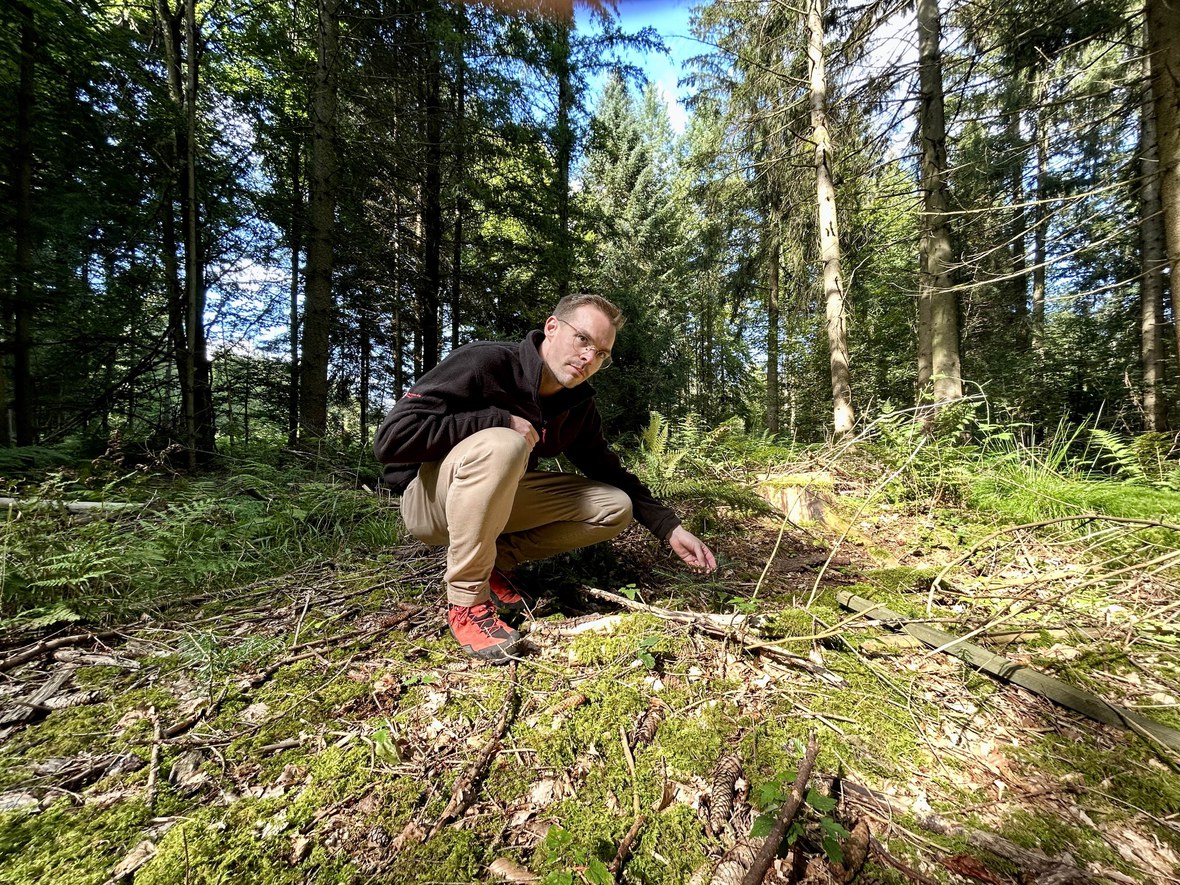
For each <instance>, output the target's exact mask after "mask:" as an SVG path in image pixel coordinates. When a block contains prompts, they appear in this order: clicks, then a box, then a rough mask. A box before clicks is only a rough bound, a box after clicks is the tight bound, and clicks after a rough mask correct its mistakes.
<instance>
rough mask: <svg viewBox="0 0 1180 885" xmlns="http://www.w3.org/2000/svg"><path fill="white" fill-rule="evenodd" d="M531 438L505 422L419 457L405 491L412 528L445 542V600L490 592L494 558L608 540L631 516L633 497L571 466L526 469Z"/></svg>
mask: <svg viewBox="0 0 1180 885" xmlns="http://www.w3.org/2000/svg"><path fill="white" fill-rule="evenodd" d="M528 461H529V446H528V443H526V442H525V440H524V437H522V436H521V435H520V434H519V433H517V432H516V431H514V430H510V429H508V428H507V427H495V428H491V429H489V430H481V431H480V432H479V433H474V434H472V435H471V436H469V437H467V439H465V440H463V441H462V442H460V443H459V444H458V445H457V446H455V448H453V449H451V451H450V453H449V454H448V455H447V456H446V457H445V458H443V459H442V460H441V461H433V462H430V463H427V464H423V465H422V466H421V468H420V469H419V470H418V476H417V477H416V478H415V479H414V480H413V481H412V482H411V483H410V485H409V486H408V487H407V488H406V490H405V492H404V493H403V494H402V506H401V512H402V519H403V520H404V521H405V524H406V528H407V529H408V530H409V532H410V534H412V535H414V537H416V538H418V539H419V540H421V541H423V542H425V543H427V544H440V545H446V548H447V573H446V585H447V600H448V601H449V602H451V603H454V604H455V605H475V604H477V603H480V602H483V601H484V600H486V599H487V598H488V577H489V575H491V573H492V566H498V567H499V568H500V569H501V570H502V571H509V570H510V569H512V568H513V567H515V566H516V565H517V564H519V563H522V562H527V561H529V560H533V559H545V558H546V557H549V556H553V555H555V554H557V553H563V552H565V551H566V550H574V549H576V548H578V547H586V546H589V545H590V544H597V543H598V542H599V541H606V540H609V539H610V538H613V537H614V536H615V535H617V534H619V532H621V531H623V529H625V528H626V527H627V526H628V525H630V523H631V499H630V497H628V496H627V494H626V493H625V492H623V491H621V490H620V489H616V488H615V487H614V486H609V485H606V484H605V483H600V482H594V481H593V480H589V479H586V478H585V477H584V476H578V475H576V474H573V473H551V472H546V471H538V470H534V471H529V470H528Z"/></svg>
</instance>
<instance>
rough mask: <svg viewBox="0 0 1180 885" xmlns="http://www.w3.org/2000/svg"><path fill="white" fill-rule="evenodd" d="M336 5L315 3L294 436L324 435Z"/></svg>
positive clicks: (325, 0)
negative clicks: (313, 61) (304, 243)
mask: <svg viewBox="0 0 1180 885" xmlns="http://www.w3.org/2000/svg"><path fill="white" fill-rule="evenodd" d="M339 9H340V0H317V2H316V12H317V20H318V28H317V31H316V71H315V82H314V85H313V87H312V98H311V105H312V107H311V115H312V123H311V131H312V135H311V170H310V175H309V185H310V187H309V198H308V237H307V263H306V269H305V271H304V272H305V274H306V278H305V283H304V287H303V293H304V295H303V335H302V339H303V340H302V358H301V359H300V365H299V435H300V438H301V439H303V440H311V439H318V438H321V437H323V436H324V434H325V433H327V430H328V354H329V348H330V337H329V336H330V332H331V327H332V314H333V311H334V308H335V304H334V301H333V298H332V248H333V240H334V238H335V211H336V186H337V179H336V94H337V88H338V81H339V22H338V21H337V14H338V13H339Z"/></svg>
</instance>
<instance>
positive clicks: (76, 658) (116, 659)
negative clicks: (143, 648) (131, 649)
mask: <svg viewBox="0 0 1180 885" xmlns="http://www.w3.org/2000/svg"><path fill="white" fill-rule="evenodd" d="M53 659H54V660H55V661H60V662H61V663H63V664H82V665H85V666H88V667H120V668H122V669H124V670H138V669H140V668H141V667H142V666H143V664H142V663H140V662H139V661H137V660H135V659H134V658H124V657H120V656H119V655H112V654H101V653H98V652H85V651H79V650H78V649H76V648H60V649H58V650H57V651H55V652H54V653H53Z"/></svg>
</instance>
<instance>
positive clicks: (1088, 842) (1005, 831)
mask: <svg viewBox="0 0 1180 885" xmlns="http://www.w3.org/2000/svg"><path fill="white" fill-rule="evenodd" d="M1000 832H1001V835H1003V836H1005V837H1007V838H1009V839H1011V840H1012V841H1013V842H1015V843H1016V844H1017V845H1022V846H1024V847H1025V848H1037V849H1040V850H1041V851H1043V852H1045V853H1046V854H1048V855H1049V856H1050V857H1058V856H1060V855H1061V854H1063V853H1067V852H1068V853H1069V854H1070V855H1071V856H1072V857H1073V858H1074V860H1075V862H1078V863H1080V864H1081V865H1083V866H1084V865H1085V864H1086V863H1088V862H1091V861H1098V862H1100V863H1103V864H1106V865H1109V866H1115V867H1122V866H1123V865H1124V864H1123V862H1122V859H1121V858H1120V857H1119V855H1118V853H1117V852H1116V851H1114V850H1113V849H1112V848H1111V847H1110V846H1109V845H1107V844H1106V841H1105V840H1104V839H1103V838H1102V836H1100V835H1099V834H1098V833H1097V832H1096V831H1094V830H1083V829H1080V828H1078V827H1076V826H1073V825H1072V824H1070V823H1069V822H1068V821H1066V820H1063V819H1062V818H1060V817H1058V816H1056V815H1036V814H1030V813H1028V812H1026V811H1024V810H1020V809H1017V810H1015V811H1013V812H1012V814H1011V815H1009V817H1008V819H1007V820H1006V821H1005V822H1004V825H1003V828H1002V829H1001V831H1000Z"/></svg>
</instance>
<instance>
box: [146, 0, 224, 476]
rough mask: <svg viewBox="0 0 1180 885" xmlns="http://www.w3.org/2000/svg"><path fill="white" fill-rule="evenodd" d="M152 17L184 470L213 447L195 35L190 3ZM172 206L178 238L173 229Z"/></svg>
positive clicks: (163, 2)
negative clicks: (162, 84)
mask: <svg viewBox="0 0 1180 885" xmlns="http://www.w3.org/2000/svg"><path fill="white" fill-rule="evenodd" d="M155 11H156V16H157V19H158V23H159V26H160V34H161V43H162V47H163V50H164V67H165V70H166V72H167V76H168V94H169V98H170V99H171V101H172V104H173V106H174V109H175V113H176V124H175V131H174V135H173V138H172V139H171V140H170V142H169V145H168V153H167V156H166V160H165V165H166V167H167V168H166V171H165V179H166V181H167V183H166V184H165V186H164V190H163V195H162V199H161V207H162V208H161V211H162V213H163V222H162V238H161V239H162V243H161V247H162V252H163V257H164V272H165V276H166V278H167V279H166V285H167V287H168V295H169V298H168V304H169V307H168V319H169V333H170V337H171V341H172V349H173V359H174V362H175V364H176V369H177V375H178V380H179V385H180V400H181V435H182V437H183V443H184V449H185V457H186V461H187V464H188V466H189V467H190V468H192V467H195V466H197V464H199V463H201V462H203V461H205V460H207V459H208V457H209V456H211V455H212V454H213V453H214V446H215V437H214V414H213V391H212V384H211V368H210V364H209V357H208V352H207V344H206V338H205V295H206V286H205V279H204V247H203V245H202V240H201V232H200V195H199V192H198V190H197V164H198V149H199V145H198V142H197V90H198V88H199V85H200V81H199V72H200V51H201V50H200V31H199V30H198V27H197V20H196V13H195V9H194V4H192V3H188V4H184V5H182V6H180V7H178V8H177V9H176V10H175V11H173V10H172V9H171V7H170V6H169V4H168V0H156V7H155ZM173 188H175V190H173ZM176 195H179V196H178V197H177V196H176ZM177 201H179V208H180V231H179V232H178V231H177V230H176V222H175V212H176V208H177V207H176V203H177ZM181 250H183V253H184V265H183V282H181V273H182V271H181V268H180V265H179V263H178V261H177V252H178V251H181Z"/></svg>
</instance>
